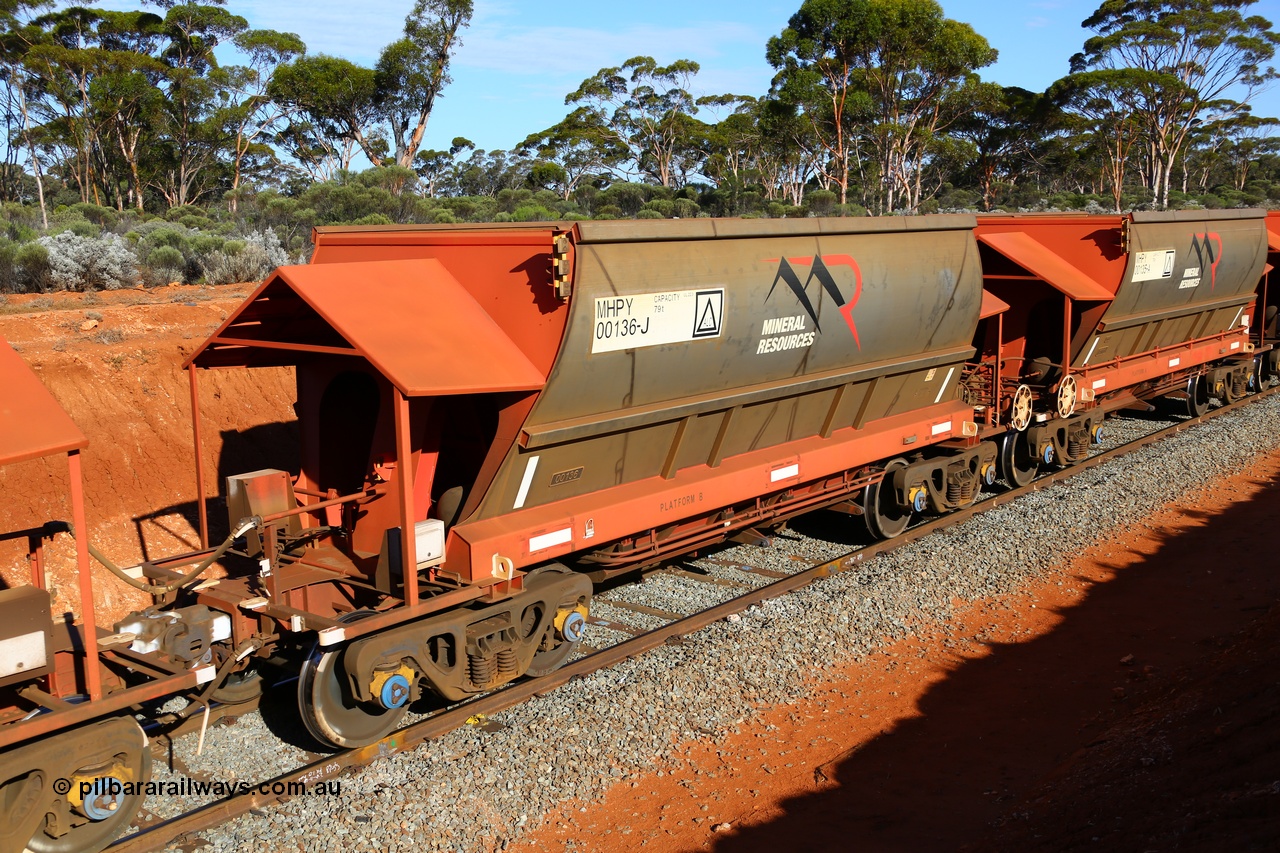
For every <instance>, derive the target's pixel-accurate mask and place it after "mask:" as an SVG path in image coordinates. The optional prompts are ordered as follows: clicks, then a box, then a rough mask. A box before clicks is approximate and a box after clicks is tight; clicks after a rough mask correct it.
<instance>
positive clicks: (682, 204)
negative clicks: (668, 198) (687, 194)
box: [672, 198, 702, 219]
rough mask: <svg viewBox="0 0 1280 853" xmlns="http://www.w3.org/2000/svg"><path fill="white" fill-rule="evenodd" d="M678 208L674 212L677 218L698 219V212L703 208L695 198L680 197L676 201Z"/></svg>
mask: <svg viewBox="0 0 1280 853" xmlns="http://www.w3.org/2000/svg"><path fill="white" fill-rule="evenodd" d="M675 205H676V209H675V212H674V213H673V214H672V215H673V216H675V218H677V219H696V218H697V216H698V214H699V213H701V212H702V208H701V207H699V206H698V203H697V202H696V201H694V200H693V199H688V198H678V199H676V201H675Z"/></svg>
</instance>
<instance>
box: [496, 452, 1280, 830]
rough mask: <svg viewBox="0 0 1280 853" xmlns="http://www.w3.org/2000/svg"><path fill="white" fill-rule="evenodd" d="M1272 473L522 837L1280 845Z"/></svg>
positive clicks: (1097, 551) (1219, 492)
mask: <svg viewBox="0 0 1280 853" xmlns="http://www.w3.org/2000/svg"><path fill="white" fill-rule="evenodd" d="M1278 476H1280V453H1277V454H1275V455H1273V456H1271V457H1270V458H1268V459H1266V460H1265V461H1263V462H1261V463H1260V464H1259V465H1257V466H1256V468H1255V469H1254V470H1252V471H1251V472H1249V474H1248V476H1246V477H1244V478H1242V479H1236V480H1232V481H1230V482H1222V483H1219V484H1217V485H1216V486H1214V487H1212V488H1210V489H1207V490H1206V491H1204V492H1203V493H1201V494H1199V495H1195V496H1193V497H1191V498H1189V499H1187V500H1184V501H1181V502H1179V503H1178V504H1176V505H1172V506H1169V507H1167V508H1165V509H1164V510H1163V511H1162V512H1160V513H1159V514H1157V515H1156V516H1154V517H1152V518H1150V519H1147V520H1145V521H1142V522H1139V523H1138V524H1136V525H1133V526H1132V527H1131V528H1130V529H1129V530H1128V531H1127V532H1126V533H1124V534H1123V535H1121V536H1118V537H1116V538H1114V539H1111V540H1108V541H1106V542H1102V543H1098V544H1097V545H1095V546H1094V547H1092V548H1091V549H1089V550H1088V551H1086V552H1085V553H1083V554H1081V555H1080V557H1079V558H1078V559H1076V560H1075V561H1074V562H1072V563H1071V564H1070V565H1068V566H1063V567H1061V569H1060V570H1059V571H1057V572H1056V573H1055V575H1054V576H1053V577H1052V578H1051V579H1050V580H1048V581H1046V582H1043V583H1038V584H1036V585H1035V586H1033V587H1030V588H1028V589H1025V590H1024V591H1023V592H1022V593H1021V594H1019V595H1015V596H1008V597H1004V598H1001V599H998V600H990V601H983V602H979V603H978V604H976V605H973V606H969V607H967V608H965V609H964V610H963V611H962V613H961V615H960V617H959V618H957V619H956V620H955V621H954V622H953V624H950V625H943V626H937V625H935V626H927V627H925V628H923V629H922V630H920V632H919V634H918V636H917V637H914V638H911V639H908V640H905V641H903V642H900V643H898V644H896V645H894V646H892V647H890V648H889V649H887V650H886V651H885V652H884V653H882V654H877V655H874V656H873V657H872V658H870V659H869V660H866V661H864V662H862V663H859V664H857V665H853V666H850V667H848V668H847V669H845V670H844V672H843V673H842V674H841V675H839V676H837V677H835V678H832V679H830V680H829V681H827V682H826V683H824V684H822V685H818V686H815V692H814V695H813V696H812V698H810V699H808V700H807V701H803V702H801V703H798V704H797V705H795V706H790V707H780V708H771V709H762V710H761V714H760V716H759V717H758V718H757V719H756V720H755V721H754V722H753V723H751V724H748V725H747V726H745V727H744V728H743V730H742V731H741V733H740V734H736V735H731V736H729V737H727V738H726V739H725V740H724V741H723V742H721V743H718V744H717V743H708V742H698V743H693V744H685V745H683V746H681V747H680V748H679V749H678V750H677V753H678V755H679V757H678V759H677V761H676V762H675V764H674V766H667V767H666V768H665V769H664V770H663V775H661V776H659V775H656V773H655V774H653V775H648V776H646V777H645V778H643V779H641V780H640V781H638V782H635V783H630V782H625V783H620V784H618V785H615V786H614V787H613V788H612V789H611V790H610V791H609V792H608V793H607V795H606V797H605V800H604V803H603V804H602V805H601V804H583V803H577V802H570V803H567V804H565V805H564V806H562V807H561V809H560V811H559V812H558V813H556V814H553V815H551V816H549V818H548V820H547V822H546V823H545V824H544V825H543V826H542V827H541V828H540V829H538V830H535V831H534V833H532V834H531V835H530V836H528V837H526V839H524V840H523V841H522V842H521V844H522V845H528V846H529V847H533V848H539V849H548V850H559V849H564V848H566V847H568V846H571V845H572V849H576V850H617V849H622V848H624V847H625V848H637V847H644V848H645V849H647V850H654V851H687V850H715V851H725V852H726V853H730V852H731V853H739V851H741V852H742V853H746V851H775V850H799V851H807V850H815V851H825V850H875V851H881V850H884V851H908V850H910V851H915V850H919V851H937V850H966V851H969V850H971V851H988V850H1000V851H1004V850H1008V851H1020V850H1075V849H1088V850H1120V851H1165V850H1224V851H1225V850H1276V849H1280V726H1277V723H1280V605H1277V601H1280V571H1277V565H1276V560H1275V541H1276V537H1275V531H1276V528H1275V527H1273V526H1272V525H1274V524H1275V523H1276V520H1277V518H1280V513H1278V510H1280V485H1278V484H1277V478H1278ZM659 766H661V765H659ZM584 808H585V811H583V809H584Z"/></svg>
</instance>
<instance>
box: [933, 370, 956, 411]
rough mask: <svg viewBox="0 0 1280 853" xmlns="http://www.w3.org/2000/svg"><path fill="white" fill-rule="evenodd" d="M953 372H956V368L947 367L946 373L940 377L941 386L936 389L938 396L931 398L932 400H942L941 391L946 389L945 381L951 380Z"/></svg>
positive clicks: (936, 401)
mask: <svg viewBox="0 0 1280 853" xmlns="http://www.w3.org/2000/svg"><path fill="white" fill-rule="evenodd" d="M955 372H956V369H955V368H954V367H952V368H948V370H947V375H946V376H944V377H942V387H941V388H939V389H938V396H936V397H934V398H933V402H935V403H941V402H942V392H943V391H946V390H947V383H949V382H950V381H951V374H953V373H955Z"/></svg>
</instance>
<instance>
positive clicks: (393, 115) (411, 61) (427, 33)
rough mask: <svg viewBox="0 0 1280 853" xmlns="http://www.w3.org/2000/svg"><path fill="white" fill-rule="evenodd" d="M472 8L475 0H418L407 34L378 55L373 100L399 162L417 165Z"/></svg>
mask: <svg viewBox="0 0 1280 853" xmlns="http://www.w3.org/2000/svg"><path fill="white" fill-rule="evenodd" d="M471 11H472V0H417V2H415V3H414V4H413V9H412V10H411V11H410V12H409V15H408V16H407V17H406V18H405V22H404V38H402V39H399V40H398V41H394V42H392V43H391V44H389V45H387V46H386V47H385V48H383V50H382V55H381V56H380V57H379V58H378V64H377V66H376V67H375V69H374V72H375V73H374V80H375V94H374V102H375V104H376V106H377V110H378V114H379V117H380V118H381V119H382V121H384V122H385V123H386V126H387V129H388V131H389V133H388V138H389V140H390V143H391V148H392V152H391V156H392V157H393V158H394V162H395V163H397V164H398V165H400V166H403V167H405V168H410V167H412V166H413V160H414V157H415V156H417V154H418V150H419V149H420V148H421V147H422V137H423V134H425V133H426V130H427V122H428V121H430V119H431V113H432V111H433V110H434V109H435V103H436V98H438V97H439V96H440V91H441V90H442V89H443V88H444V87H445V86H446V85H448V84H449V83H450V82H451V78H450V77H449V62H450V60H451V59H452V58H453V54H454V52H455V51H456V50H457V49H458V47H459V45H460V44H461V41H460V36H459V32H460V30H462V29H463V28H464V27H466V26H467V25H468V24H469V23H470V22H471ZM369 159H370V160H371V161H372V160H373V158H372V157H370V158H369ZM374 164H375V165H381V163H380V162H378V161H374Z"/></svg>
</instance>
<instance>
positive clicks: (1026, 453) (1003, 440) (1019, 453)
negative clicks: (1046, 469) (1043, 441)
mask: <svg viewBox="0 0 1280 853" xmlns="http://www.w3.org/2000/svg"><path fill="white" fill-rule="evenodd" d="M996 463H997V464H996V468H997V470H998V471H999V473H1000V476H1001V478H1002V479H1003V480H1004V481H1005V482H1006V483H1008V484H1009V485H1010V486H1013V487H1014V488H1021V487H1023V486H1025V485H1026V484H1027V483H1030V482H1031V481H1032V480H1034V479H1035V477H1036V472H1037V471H1039V470H1040V464H1039V462H1038V461H1037V460H1036V458H1035V457H1034V456H1032V455H1031V446H1030V445H1029V444H1027V434H1026V433H1024V432H1006V433H1005V434H1004V435H1003V436H1001V437H1000V454H999V455H998V456H997V457H996Z"/></svg>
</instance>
